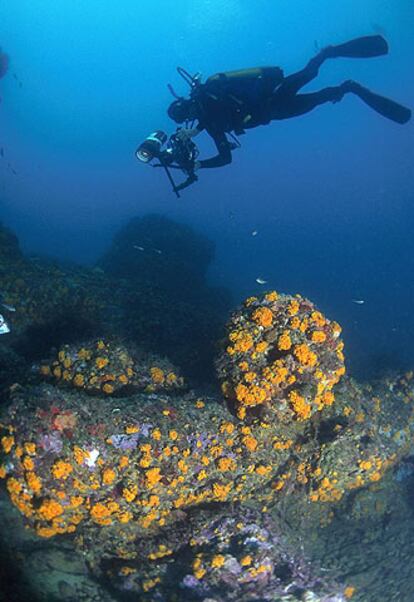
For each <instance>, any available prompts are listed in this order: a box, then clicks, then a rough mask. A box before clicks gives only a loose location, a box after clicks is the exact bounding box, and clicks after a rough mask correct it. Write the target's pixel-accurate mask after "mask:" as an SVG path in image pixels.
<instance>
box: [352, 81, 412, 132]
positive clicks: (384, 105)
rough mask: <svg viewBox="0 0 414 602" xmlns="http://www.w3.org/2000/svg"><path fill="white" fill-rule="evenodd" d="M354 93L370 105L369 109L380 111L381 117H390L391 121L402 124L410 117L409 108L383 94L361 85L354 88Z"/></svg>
mask: <svg viewBox="0 0 414 602" xmlns="http://www.w3.org/2000/svg"><path fill="white" fill-rule="evenodd" d="M355 94H357V95H358V96H359V98H360V99H361V100H363V101H364V102H365V103H366V104H367V105H368V106H370V107H371V109H374V111H376V112H377V113H380V115H383V117H387V119H391V121H395V122H396V123H400V124H404V123H407V122H408V121H410V119H411V110H410V109H408V108H407V107H404V106H403V105H400V104H398V102H395V101H394V100H390V99H389V98H385V96H380V95H379V94H375V93H374V92H371V90H368V89H367V88H364V87H363V86H359V87H358V89H357V90H355Z"/></svg>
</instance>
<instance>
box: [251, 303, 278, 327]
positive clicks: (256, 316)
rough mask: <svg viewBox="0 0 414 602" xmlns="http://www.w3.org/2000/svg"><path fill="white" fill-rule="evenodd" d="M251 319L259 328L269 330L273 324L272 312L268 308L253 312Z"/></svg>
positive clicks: (260, 308)
mask: <svg viewBox="0 0 414 602" xmlns="http://www.w3.org/2000/svg"><path fill="white" fill-rule="evenodd" d="M252 319H253V320H254V321H255V322H256V323H257V324H258V325H259V326H262V327H263V328H270V327H271V326H272V323H273V312H272V310H271V309H269V308H268V307H259V308H257V309H256V310H255V311H254V312H253V315H252Z"/></svg>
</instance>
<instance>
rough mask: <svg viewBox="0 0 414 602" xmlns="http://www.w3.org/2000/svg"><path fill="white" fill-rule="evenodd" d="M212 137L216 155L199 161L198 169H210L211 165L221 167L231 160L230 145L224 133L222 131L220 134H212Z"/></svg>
mask: <svg viewBox="0 0 414 602" xmlns="http://www.w3.org/2000/svg"><path fill="white" fill-rule="evenodd" d="M212 138H213V140H214V144H215V145H216V147H217V150H218V155H216V156H215V157H211V159H204V161H199V167H200V169H210V168H211V167H223V165H228V164H229V163H231V161H232V156H231V146H230V143H229V141H228V140H227V138H226V134H225V133H224V132H223V133H222V134H218V135H214V136H212Z"/></svg>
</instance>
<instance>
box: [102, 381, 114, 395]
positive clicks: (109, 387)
mask: <svg viewBox="0 0 414 602" xmlns="http://www.w3.org/2000/svg"><path fill="white" fill-rule="evenodd" d="M114 390H115V387H114V386H113V385H111V384H109V383H105V384H104V385H103V387H102V391H103V392H104V393H106V394H107V395H111V394H112V393H113V392H114Z"/></svg>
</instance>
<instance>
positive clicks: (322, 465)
mask: <svg viewBox="0 0 414 602" xmlns="http://www.w3.org/2000/svg"><path fill="white" fill-rule="evenodd" d="M269 295H270V299H271V303H272V304H273V303H275V301H276V299H275V293H268V296H269ZM268 298H269V297H268ZM265 299H266V297H265ZM277 299H281V302H280V303H281V305H280V307H281V308H282V310H281V314H282V316H284V318H283V319H284V320H286V319H287V320H289V324H290V321H291V320H292V318H294V317H295V316H290V315H289V316H288V317H287V316H286V314H285V313H284V310H285V308H291V309H292V306H291V304H292V298H291V297H287V296H284V295H280V296H278V297H277ZM294 299H296V301H297V304H298V306H299V308H298V312H300V311H302V312H304V314H305V313H306V312H310V315H309V317H308V315H307V313H306V316H305V315H304V316H302V319H301V323H302V322H303V321H304V320H305V319H306V320H307V328H306V329H305V328H304V329H303V330H304V332H301V331H300V329H299V332H300V334H297V333H293V334H292V335H291V334H290V333H289V337H290V336H291V337H292V338H291V340H292V341H293V345H300V346H301V345H304V344H306V345H308V347H309V354H310V353H315V355H316V358H317V361H319V362H320V370H321V371H322V372H324V373H326V374H327V377H326V378H324V379H323V381H324V383H325V381H326V382H327V383H328V385H327V386H328V390H329V388H332V386H333V381H334V380H335V377H337V376H339V375H338V372H337V371H338V370H339V371H341V373H342V371H343V370H342V368H343V366H342V359H343V358H342V345H341V343H340V341H339V340H338V337H337V336H334V334H335V333H338V334H339V330H338V329H339V327H337V326H335V325H334V323H331V322H329V321H327V320H326V319H325V318H324V317H323V316H321V315H320V314H317V315H315V312H316V310H315V309H314V307H313V306H312V304H310V302H307V301H306V302H305V301H303V307H302V309H301V303H302V298H299V297H296V298H294ZM253 303H257V305H253V307H252V306H251V305H250V304H252V302H251V301H249V302H248V303H247V305H246V304H245V306H244V308H243V310H241V311H239V312H238V313H237V312H236V314H234V316H236V317H238V318H236V319H237V320H238V321H237V325H240V324H241V325H242V326H243V327H245V328H246V329H247V330H249V329H251V333H250V330H249V333H248V334H250V336H251V337H252V338H253V337H254V336H256V331H255V329H256V328H257V335H258V336H259V335H260V334H261V333H266V332H271V328H269V329H268V330H267V326H266V324H263V323H261V324H259V325H257V319H260V321H263V319H264V317H265V316H264V313H263V312H261V311H258V312H257V313H255V312H256V311H257V310H260V309H262V308H263V307H264V305H263V301H254V302H253ZM249 305H250V309H249ZM266 307H267V306H266ZM278 307H279V306H278ZM244 312H246V313H244ZM271 312H272V319H271V327H272V328H274V332H275V333H276V335H277V336H276V337H275V341H277V342H278V341H279V339H280V337H281V336H283V335H284V334H285V333H284V331H282V333H280V332H279V330H280V327H279V326H278V321H277V316H278V312H277V311H276V308H275V306H273V305H272V310H271ZM245 315H246V316H247V317H246V318H244V317H243V316H245ZM269 315H270V314H268V313H267V312H266V316H269ZM253 316H255V317H256V318H254V317H253ZM312 316H313V317H312ZM252 322H254V323H256V326H255V325H252ZM246 325H247V326H246ZM259 326H260V328H259ZM315 326H316V327H317V328H316V329H315ZM234 328H235V327H234V325H232V327H231V330H230V343H231V345H233V346H235V345H236V344H237V342H238V341H240V340H241V338H240V337H239V334H237V336H235V337H232V336H231V332H233V331H234ZM323 328H325V329H326V331H327V332H326V333H325V334H326V339H325V340H324V341H319V342H317V341H313V340H312V338H313V336H312V333H313V332H314V330H316V331H317V332H320V331H323ZM285 329H286V327H285ZM237 332H238V331H237ZM332 333H334V334H332ZM296 336H297V337H299V338H298V339H297V340H296V338H295V337H296ZM305 337H306V341H308V342H307V343H305V342H304V339H305ZM232 339H234V340H232ZM302 339H303V340H302ZM243 340H244V339H243ZM309 341H310V342H309ZM261 342H263V341H261V340H259V341H257V342H256V344H260V343H261ZM325 342H327V343H328V345H327V348H326V349H323V351H314V350H313V347H312V343H315V345H316V344H319V345H321V349H322V347H323V344H324V343H325ZM267 343H268V345H269V346H270V345H273V344H275V343H274V342H273V341H270V342H269V341H267ZM102 344H103V345H104V346H105V349H103V348H101V349H98V348H97V345H99V341H94V340H93V342H91V343H90V347H89V348H88V344H87V345H86V346H85V347H76V346H74V347H72V346H68V347H65V348H64V349H62V350H61V355H60V356H58V359H57V360H56V361H57V362H58V366H57V367H59V368H61V370H62V367H61V366H60V364H61V363H63V369H67V370H70V369H71V368H72V364H73V363H74V364H75V366H76V370H77V369H78V364H77V362H78V361H80V362H81V363H82V362H85V370H86V372H85V374H91V366H92V364H95V365H96V359H97V357H98V356H96V353H98V352H99V353H100V354H101V355H102V357H103V356H104V355H105V354H106V355H105V357H104V359H108V363H109V362H110V361H112V356H111V353H112V352H114V362H115V363H116V362H120V363H119V365H118V364H116V365H117V366H118V367H120V366H121V365H122V370H124V367H125V366H126V369H127V368H128V362H129V358H132V354H129V352H127V351H125V349H127V348H125V349H124V348H122V347H118V348H117V347H116V345H115V347H113V348H112V347H111V345H112V343H110V344H109V346H108V347H107V346H106V345H107V343H106V342H105V341H104V340H102ZM338 345H339V346H340V347H338ZM101 347H102V345H101ZM293 348H294V347H293ZM81 349H84V351H83V352H82V357H81V358H79V357H78V354H79V352H80V351H81ZM116 350H117V351H116ZM250 350H251V345H250V346H248V349H246V351H245V353H244V356H245V361H246V362H249V361H252V362H255V361H257V358H256V357H253V358H250V353H249V352H250ZM115 351H116V352H115ZM286 351H289V350H286ZM85 352H86V355H85ZM241 352H242V351H241V350H236V351H235V353H233V354H232V353H230V354H229V353H228V351H227V352H226V353H227V355H228V357H229V359H227V357H226V359H225V367H226V369H227V370H228V371H229V373H230V374H232V372H231V371H232V369H233V368H232V363H231V362H232V361H233V358H234V356H235V355H237V353H241ZM75 353H76V357H75V356H74V355H73V354H75ZM120 353H125V354H126V355H125V358H124V359H125V360H126V364H125V366H124V365H123V364H122V361H121V360H120V355H119V354H120ZM255 353H262V354H264V351H263V350H262V351H261V352H256V351H255ZM89 354H90V358H89V359H87V357H86V356H89ZM101 355H99V357H101ZM284 357H285V358H286V357H289V356H288V355H285V356H284ZM268 358H269V361H270V359H271V356H270V355H269V356H268ZM68 359H70V365H68V363H67V365H66V366H65V361H67V360H68ZM280 359H281V358H280V357H277V358H276V359H274V361H278V360H280ZM297 359H298V360H299V358H297ZM239 360H241V358H238V361H239ZM222 361H223V360H222V358H221V359H220V360H219V363H218V365H219V370H220V365H221V364H220V362H222ZM88 362H90V365H88ZM227 362H228V363H227ZM239 363H240V361H239ZM299 364H300V361H298V363H295V362H294V360H293V359H292V358H290V360H289V363H288V364H287V365H288V366H290V367H292V371H293V372H294V373H295V376H297V379H298V381H299V383H302V381H301V379H303V383H304V387H305V389H304V390H305V391H307V389H306V387H307V386H309V391H310V393H306V394H307V395H308V394H309V395H310V396H311V397H312V399H314V398H315V395H318V386H317V384H316V381H315V377H316V380H318V379H317V376H316V375H315V373H314V370H315V365H314V363H313V362H311V365H304V366H302V365H299ZM80 365H81V364H79V366H80ZM267 367H268V366H267V365H266V366H263V371H264V370H265V369H266V368H267ZM103 368H106V366H104V367H103ZM131 369H133V368H131ZM306 369H308V372H306ZM120 370H121V368H120ZM122 373H123V372H122ZM235 374H236V377H237V378H238V377H239V373H238V372H235ZM242 374H245V371H243V370H242ZM305 374H307V381H306V379H305V377H304V375H305ZM62 375H63V371H62ZM55 376H56V375H55ZM88 378H89V377H88ZM59 381H60V379H59ZM309 383H310V384H309ZM291 385H293V386H298V385H297V384H296V381H295V383H291ZM236 386H237V385H236ZM301 391H303V389H302V390H301ZM315 391H316V392H315ZM124 393H125V394H126V393H128V395H127V396H126V395H124V396H123V397H116V398H113V397H111V396H110V395H109V394H106V395H104V396H99V395H98V396H94V397H93V396H90V395H88V394H86V391H85V390H84V389H83V388H82V387H79V388H76V389H70V388H65V387H60V386H53V385H41V386H37V385H31V386H24V387H23V386H22V387H20V386H16V387H13V388H12V390H11V391H10V400H9V401H10V403H9V406H8V407H7V408H5V409H4V410H3V412H2V416H1V425H0V429H1V432H0V447H1V456H2V458H1V464H0V478H2V479H4V482H5V487H6V489H7V491H8V493H9V496H10V499H11V501H12V503H13V504H14V506H15V507H16V508H17V509H18V510H19V511H20V513H21V514H22V515H23V516H24V518H25V521H26V523H27V525H28V526H30V527H31V529H32V530H33V531H34V532H35V533H36V534H37V535H38V536H39V537H40V541H49V540H50V539H51V538H52V539H53V538H55V537H59V536H60V535H63V534H65V535H68V534H73V537H74V544H75V545H76V547H77V549H78V550H81V551H82V553H83V554H84V556H85V558H86V559H87V562H88V566H89V567H90V570H91V571H92V573H93V574H94V575H95V576H97V577H99V578H100V579H107V580H108V584H109V586H110V587H111V588H116V589H118V590H119V591H122V592H124V593H125V594H126V593H127V592H128V591H130V592H135V593H138V594H139V596H140V597H142V599H144V600H145V599H148V600H152V599H159V600H166V601H168V602H170V600H171V601H172V600H173V599H174V595H178V596H179V599H182V600H186V599H188V600H189V601H191V600H194V601H195V600H203V599H205V598H212V599H215V600H217V601H218V602H222V601H225V600H233V599H240V600H246V602H247V601H249V602H250V600H252V599H255V598H252V592H253V591H254V595H256V593H257V592H260V594H259V595H260V597H258V598H257V600H273V601H274V600H285V601H286V602H287V600H292V601H295V600H302V601H303V600H304V599H308V600H321V601H325V602H326V601H328V600H331V601H332V600H343V599H344V598H343V596H344V595H345V590H343V591H342V590H341V589H340V588H339V589H335V587H334V588H333V590H329V588H328V590H327V589H326V587H325V581H324V580H321V579H320V577H318V576H316V577H315V578H314V579H315V580H314V581H312V579H313V577H312V576H311V575H309V574H307V575H308V577H309V578H308V577H306V575H305V577H306V579H305V577H304V575H303V571H302V569H301V567H304V566H305V565H303V564H301V562H302V561H301V560H300V559H301V558H302V556H301V554H300V553H299V552H300V547H297V548H296V549H295V550H294V552H293V553H292V554H291V555H290V556H289V553H288V552H287V551H286V550H285V547H284V545H285V544H284V542H283V541H280V542H279V543H278V544H277V545H275V542H274V537H275V536H276V530H275V528H274V527H268V526H266V523H264V522H263V521H262V519H260V520H259V519H258V518H257V516H254V517H253V518H252V519H251V520H250V518H248V519H247V521H246V517H248V516H249V512H253V511H255V512H259V513H260V515H263V520H264V516H266V515H267V514H269V515H270V516H278V517H279V519H278V524H283V517H284V516H287V515H288V514H289V515H290V517H293V520H292V523H293V524H295V523H298V524H299V523H300V521H303V520H306V518H307V517H309V516H312V521H313V524H314V523H315V518H316V519H317V521H318V522H319V521H320V522H321V524H329V521H331V520H332V516H333V508H335V506H338V505H340V504H344V505H345V506H344V507H346V508H349V507H351V504H352V503H353V500H356V494H357V493H358V492H359V491H364V490H365V489H367V488H372V487H376V486H378V484H379V483H380V482H381V481H382V480H383V478H384V476H385V475H387V474H390V469H391V468H393V467H396V466H397V465H398V463H399V462H400V461H401V460H402V459H403V458H405V457H407V456H409V455H411V454H412V453H413V449H412V448H413V440H414V409H413V405H414V404H413V401H414V381H413V378H412V374H411V375H410V374H407V375H405V376H404V377H402V378H401V377H398V378H395V379H393V380H390V379H388V380H386V381H383V382H380V383H376V384H375V387H374V386H372V385H364V386H362V385H360V384H358V383H355V382H354V381H353V380H352V379H349V378H347V377H345V376H344V377H342V379H341V381H340V382H339V383H338V384H336V386H335V397H334V398H333V399H332V403H323V404H316V407H312V412H311V416H310V417H308V419H306V420H300V419H296V417H295V413H293V412H290V413H289V414H283V413H282V414H280V413H278V408H277V407H276V410H273V409H272V408H273V404H272V403H271V399H269V403H268V405H269V408H270V409H269V410H268V411H266V412H263V413H262V412H259V413H258V414H255V413H254V412H250V411H249V412H246V414H245V415H242V416H241V417H240V416H235V415H234V413H233V412H232V407H231V404H230V405H229V400H227V401H226V402H223V400H222V399H221V398H219V397H214V396H209V397H207V396H202V397H201V396H199V395H197V394H196V393H195V392H189V393H186V394H184V393H182V392H181V393H180V394H175V395H174V397H172V396H171V395H169V394H168V393H167V392H152V393H148V392H144V393H135V392H133V393H132V392H131V393H129V392H128V391H127V390H124ZM285 393H286V391H285ZM288 393H289V391H287V393H286V394H287V395H288ZM320 393H323V392H322V391H320ZM278 395H280V396H281V395H282V394H281V393H280V392H278V391H277V390H275V393H274V396H275V400H276V399H278V397H277V396H278ZM281 401H283V400H281ZM310 403H312V402H310ZM259 405H260V404H259ZM262 405H263V404H262ZM249 409H250V408H249ZM283 411H284V412H285V411H286V410H283ZM393 482H396V481H395V479H393ZM360 499H362V498H360ZM235 515H237V518H235ZM250 516H251V515H250ZM269 520H270V519H269ZM226 521H227V522H226ZM243 521H244V522H243ZM239 523H241V524H243V526H242V527H240V528H239V527H238V526H237V525H238V524H239ZM214 524H217V532H216V531H215V530H214V529H213V531H212V530H211V529H212V525H214ZM269 524H270V523H269ZM226 525H230V526H231V528H230V527H229V529H227V530H226ZM234 525H235V526H236V528H235V527H234ZM249 525H250V526H249ZM249 529H250V531H249ZM262 529H265V530H266V529H267V534H266V533H264V532H262V531H261V530H262ZM248 533H250V535H251V537H250V536H247V535H248ZM258 534H259V535H260V537H259V535H258ZM249 537H250V539H249ZM251 538H253V540H255V541H256V540H257V541H256V544H255V546H253V548H254V549H252V539H251ZM261 541H263V542H264V544H265V545H264V546H263V548H261V546H260V545H259V543H257V542H261ZM253 552H254V554H253ZM249 556H250V557H251V558H249ZM282 557H283V558H284V560H285V564H284V565H283V567H284V570H283V571H282V569H281V558H282ZM242 561H243V563H245V564H244V565H243V564H242ZM306 566H308V565H306ZM240 567H242V570H240ZM295 571H296V572H295ZM311 572H312V571H311ZM299 573H300V574H299ZM316 575H317V571H316ZM311 577H312V578H311ZM300 578H301V579H302V581H300ZM289 580H290V581H289ZM298 583H299V585H298ZM173 584H175V585H173ZM177 584H179V590H178V593H177V590H176V589H174V587H175V588H177V587H178V585H177ZM290 584H292V585H290ZM281 587H283V588H287V589H285V591H284V592H281V590H280V588H281ZM266 588H267V589H266ZM295 588H296V589H295ZM351 589H352V588H351ZM172 590H174V594H171V596H170V593H171V591H172ZM223 590H224V591H223ZM349 591H351V590H349ZM349 591H348V593H349ZM154 596H156V597H154ZM283 596H285V597H283Z"/></svg>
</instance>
